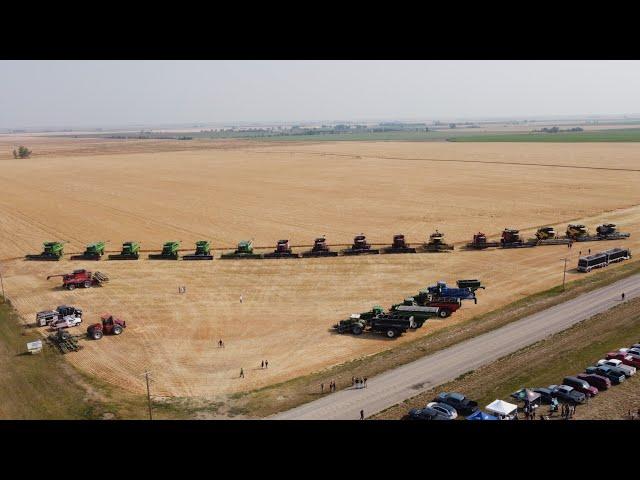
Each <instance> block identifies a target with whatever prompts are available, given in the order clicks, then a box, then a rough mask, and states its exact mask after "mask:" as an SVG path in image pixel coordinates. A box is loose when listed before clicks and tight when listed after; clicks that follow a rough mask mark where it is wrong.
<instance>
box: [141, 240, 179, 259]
mask: <svg viewBox="0 0 640 480" xmlns="http://www.w3.org/2000/svg"><path fill="white" fill-rule="evenodd" d="M179 250H180V242H176V241H171V242H165V243H164V245H162V252H161V253H150V254H149V260H178V257H179V256H180V255H179Z"/></svg>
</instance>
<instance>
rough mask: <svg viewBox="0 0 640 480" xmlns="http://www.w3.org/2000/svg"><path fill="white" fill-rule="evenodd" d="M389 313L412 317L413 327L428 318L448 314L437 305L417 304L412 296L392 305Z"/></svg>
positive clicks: (420, 325)
mask: <svg viewBox="0 0 640 480" xmlns="http://www.w3.org/2000/svg"><path fill="white" fill-rule="evenodd" d="M389 313H391V314H394V315H397V316H399V317H405V318H409V317H413V321H414V323H415V328H420V327H422V325H423V324H424V322H426V321H427V320H428V319H429V318H434V317H440V318H446V317H448V316H449V315H450V314H448V313H447V311H446V310H442V311H440V308H439V307H431V306H422V305H418V304H417V303H416V302H415V300H414V299H413V298H412V297H410V298H406V299H405V300H404V302H402V303H398V304H396V305H392V306H391V308H390V309H389Z"/></svg>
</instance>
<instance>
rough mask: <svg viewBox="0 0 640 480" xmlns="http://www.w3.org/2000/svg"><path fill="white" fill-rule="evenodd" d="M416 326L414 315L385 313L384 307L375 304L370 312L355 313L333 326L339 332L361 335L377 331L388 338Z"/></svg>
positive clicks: (397, 335)
mask: <svg viewBox="0 0 640 480" xmlns="http://www.w3.org/2000/svg"><path fill="white" fill-rule="evenodd" d="M414 328H416V323H415V322H414V320H413V316H410V317H409V318H406V317H405V316H404V315H398V314H395V313H391V312H390V313H384V311H383V309H382V307H379V306H375V307H373V309H372V310H371V311H369V312H365V313H354V314H353V315H351V316H350V317H349V318H348V319H346V320H341V321H340V322H338V323H337V324H335V325H334V326H333V329H334V330H335V331H336V332H338V333H352V334H353V335H361V334H363V333H365V332H376V333H382V334H384V335H386V337H387V338H396V337H399V336H400V335H402V334H403V333H405V332H406V331H407V330H409V329H414Z"/></svg>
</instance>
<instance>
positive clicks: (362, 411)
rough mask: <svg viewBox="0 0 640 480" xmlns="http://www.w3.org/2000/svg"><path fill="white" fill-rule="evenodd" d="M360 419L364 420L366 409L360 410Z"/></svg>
mask: <svg viewBox="0 0 640 480" xmlns="http://www.w3.org/2000/svg"><path fill="white" fill-rule="evenodd" d="M360 420H364V410H360Z"/></svg>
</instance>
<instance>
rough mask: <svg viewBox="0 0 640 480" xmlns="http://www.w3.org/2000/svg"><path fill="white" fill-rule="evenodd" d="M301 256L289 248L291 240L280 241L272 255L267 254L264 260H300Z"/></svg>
mask: <svg viewBox="0 0 640 480" xmlns="http://www.w3.org/2000/svg"><path fill="white" fill-rule="evenodd" d="M299 257H300V255H299V254H297V253H293V252H292V251H291V247H290V246H289V240H278V244H277V245H276V249H275V250H274V251H273V252H271V253H265V254H264V258H299Z"/></svg>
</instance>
